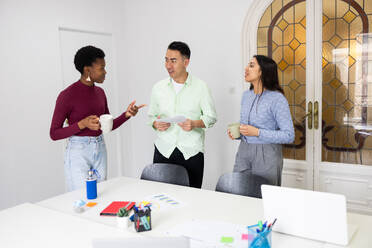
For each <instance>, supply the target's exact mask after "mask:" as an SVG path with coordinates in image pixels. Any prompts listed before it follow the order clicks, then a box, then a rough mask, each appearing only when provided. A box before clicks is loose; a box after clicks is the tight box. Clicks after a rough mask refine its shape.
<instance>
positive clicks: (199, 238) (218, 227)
mask: <svg viewBox="0 0 372 248" xmlns="http://www.w3.org/2000/svg"><path fill="white" fill-rule="evenodd" d="M243 233H247V229H246V226H243V225H236V224H231V223H227V222H221V221H203V220H191V221H188V222H185V223H182V224H180V225H178V226H176V227H174V228H173V229H172V230H170V231H167V232H166V234H167V235H170V236H184V237H187V238H190V248H201V247H234V248H240V247H244V248H246V247H248V242H247V241H244V240H242V239H241V236H242V234H243ZM221 237H233V238H234V242H233V243H231V244H222V243H221V242H220V240H221Z"/></svg>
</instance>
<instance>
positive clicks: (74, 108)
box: [50, 80, 129, 140]
mask: <svg viewBox="0 0 372 248" xmlns="http://www.w3.org/2000/svg"><path fill="white" fill-rule="evenodd" d="M102 114H110V111H109V108H108V106H107V99H106V95H105V92H104V91H103V89H102V88H100V87H98V86H95V85H93V86H88V85H85V84H83V83H82V82H80V80H79V81H77V82H76V83H73V84H72V85H70V86H69V87H67V88H66V89H65V90H63V91H62V92H61V93H60V94H59V96H58V98H57V101H56V106H55V109H54V114H53V118H52V123H51V125H50V137H51V138H52V140H59V139H64V138H68V137H70V136H73V135H76V136H99V135H101V133H102V131H101V130H97V131H96V130H90V129H88V128H84V129H82V130H80V128H79V126H78V122H79V121H80V120H82V119H84V118H85V117H87V116H90V115H96V116H98V117H99V116H100V115H102ZM66 119H67V120H68V126H66V127H63V123H64V122H65V120H66ZM128 119H129V118H126V117H125V112H124V113H122V114H121V115H120V116H119V117H117V118H115V119H114V123H113V127H112V130H114V129H116V128H118V127H120V126H121V125H122V124H123V123H124V122H125V121H127V120H128Z"/></svg>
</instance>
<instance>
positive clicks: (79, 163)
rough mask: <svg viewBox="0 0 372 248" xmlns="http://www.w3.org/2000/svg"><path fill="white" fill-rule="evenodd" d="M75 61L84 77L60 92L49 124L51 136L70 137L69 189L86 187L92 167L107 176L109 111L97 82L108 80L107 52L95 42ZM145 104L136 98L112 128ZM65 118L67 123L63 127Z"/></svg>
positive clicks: (81, 50) (78, 52)
mask: <svg viewBox="0 0 372 248" xmlns="http://www.w3.org/2000/svg"><path fill="white" fill-rule="evenodd" d="M74 64H75V68H76V69H77V70H78V71H79V72H80V74H81V77H80V79H79V81H77V82H75V83H73V84H71V85H70V86H69V87H67V88H66V89H65V90H63V91H62V92H61V93H60V94H59V96H58V98H57V102H56V106H55V109H54V114H53V119H52V123H51V126H50V137H51V138H52V140H60V139H65V138H68V144H67V148H66V152H65V159H64V166H65V179H66V186H67V190H68V191H72V190H75V189H78V188H81V187H83V186H84V183H85V179H86V177H87V176H88V172H89V171H90V170H93V171H95V172H96V173H97V174H98V175H99V176H98V181H102V180H105V179H106V172H107V152H106V145H105V142H104V139H103V135H102V131H101V130H100V123H99V116H101V115H103V114H109V113H110V111H109V108H108V106H107V99H106V95H105V92H104V90H103V89H102V88H100V87H98V86H96V84H102V83H103V82H104V80H105V75H106V70H105V65H106V63H105V53H104V52H103V51H102V50H101V49H99V48H96V47H93V46H86V47H83V48H81V49H79V50H78V51H77V53H76V54H75V59H74ZM144 106H145V105H140V106H136V105H135V101H133V102H132V103H131V104H130V105H129V106H128V108H127V110H126V111H125V112H124V113H122V114H121V115H120V116H118V117H117V118H116V119H114V120H113V126H112V130H114V129H116V128H118V127H120V126H121V125H122V124H123V123H124V122H126V121H127V120H128V119H129V118H130V117H132V116H135V115H136V114H137V112H138V109H140V108H142V107H144ZM66 119H67V121H68V126H66V127H63V123H64V122H65V120H66Z"/></svg>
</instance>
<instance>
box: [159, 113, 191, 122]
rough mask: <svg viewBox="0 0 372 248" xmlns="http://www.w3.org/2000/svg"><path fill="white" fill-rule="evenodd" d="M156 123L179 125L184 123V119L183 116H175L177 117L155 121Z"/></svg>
mask: <svg viewBox="0 0 372 248" xmlns="http://www.w3.org/2000/svg"><path fill="white" fill-rule="evenodd" d="M156 121H159V122H167V123H181V122H184V121H186V117H185V116H183V115H177V116H174V117H170V118H161V119H157V120H156Z"/></svg>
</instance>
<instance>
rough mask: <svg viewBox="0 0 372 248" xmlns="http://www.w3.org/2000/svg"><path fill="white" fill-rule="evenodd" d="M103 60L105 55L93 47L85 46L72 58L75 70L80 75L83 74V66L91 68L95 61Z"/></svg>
mask: <svg viewBox="0 0 372 248" xmlns="http://www.w3.org/2000/svg"><path fill="white" fill-rule="evenodd" d="M103 58H105V53H104V52H103V51H102V50H101V49H99V48H97V47H94V46H85V47H82V48H80V49H79V50H78V51H77V52H76V54H75V58H74V64H75V68H76V70H78V71H79V72H80V73H81V74H83V73H84V66H91V65H92V63H93V62H95V61H96V59H103Z"/></svg>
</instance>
